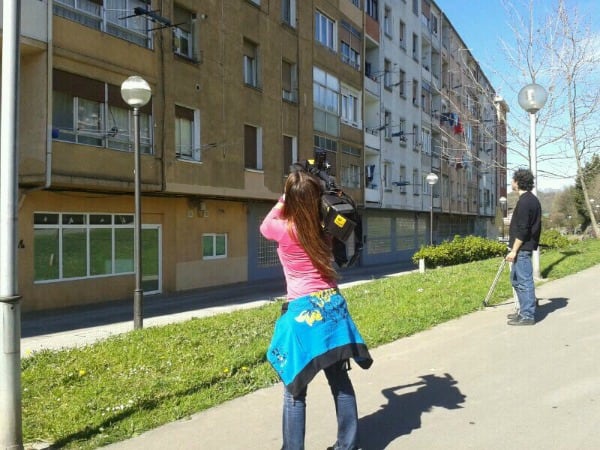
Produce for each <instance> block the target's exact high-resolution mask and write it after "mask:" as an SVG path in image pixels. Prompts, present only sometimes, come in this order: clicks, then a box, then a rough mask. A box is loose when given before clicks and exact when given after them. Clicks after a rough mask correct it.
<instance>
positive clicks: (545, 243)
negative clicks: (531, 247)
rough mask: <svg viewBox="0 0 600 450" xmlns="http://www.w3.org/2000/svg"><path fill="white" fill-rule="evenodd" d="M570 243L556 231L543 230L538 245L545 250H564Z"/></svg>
mask: <svg viewBox="0 0 600 450" xmlns="http://www.w3.org/2000/svg"><path fill="white" fill-rule="evenodd" d="M570 243H571V242H570V241H569V239H568V238H566V237H565V236H563V235H562V234H560V232H559V231H558V230H544V231H542V235H541V236H540V245H541V246H542V247H546V248H565V247H568V246H569V244H570Z"/></svg>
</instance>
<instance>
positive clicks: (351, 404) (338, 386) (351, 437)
mask: <svg viewBox="0 0 600 450" xmlns="http://www.w3.org/2000/svg"><path fill="white" fill-rule="evenodd" d="M324 372H325V376H326V377H327V381H328V382H329V387H330V388H331V393H332V394H333V399H334V401H335V412H336V416H337V423H338V431H337V442H336V443H335V446H334V448H335V449H336V450H338V449H340V450H354V449H357V448H358V410H357V408H356V396H355V394H354V388H353V387H352V382H351V381H350V377H349V376H348V370H347V368H346V362H345V361H340V362H338V363H335V364H333V365H331V366H329V367H327V368H326V369H325V370H324ZM306 391H307V389H304V391H302V392H301V393H300V394H299V395H298V396H296V397H295V398H294V397H293V396H292V394H290V393H289V392H288V390H287V389H285V387H284V392H283V450H303V449H304V434H305V430H306Z"/></svg>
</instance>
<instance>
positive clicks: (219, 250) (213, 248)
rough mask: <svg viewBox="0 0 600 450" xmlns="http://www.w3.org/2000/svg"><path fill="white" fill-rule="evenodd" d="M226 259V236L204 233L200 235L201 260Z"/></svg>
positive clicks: (223, 234)
mask: <svg viewBox="0 0 600 450" xmlns="http://www.w3.org/2000/svg"><path fill="white" fill-rule="evenodd" d="M223 258H227V234H226V233H204V234H203V235H202V259H223Z"/></svg>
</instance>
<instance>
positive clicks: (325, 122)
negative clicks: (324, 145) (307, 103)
mask: <svg viewBox="0 0 600 450" xmlns="http://www.w3.org/2000/svg"><path fill="white" fill-rule="evenodd" d="M313 104H314V114H313V121H314V122H313V128H314V129H315V130H317V131H321V132H323V133H327V134H330V135H333V136H338V135H339V128H340V125H339V122H340V82H339V80H338V79H337V78H336V77H334V76H333V75H331V74H329V73H327V72H325V71H324V70H321V69H319V68H317V67H314V68H313Z"/></svg>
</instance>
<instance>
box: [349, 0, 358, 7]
mask: <svg viewBox="0 0 600 450" xmlns="http://www.w3.org/2000/svg"><path fill="white" fill-rule="evenodd" d="M350 1H351V2H352V4H353V5H354V6H356V7H357V8H360V0H350Z"/></svg>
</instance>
